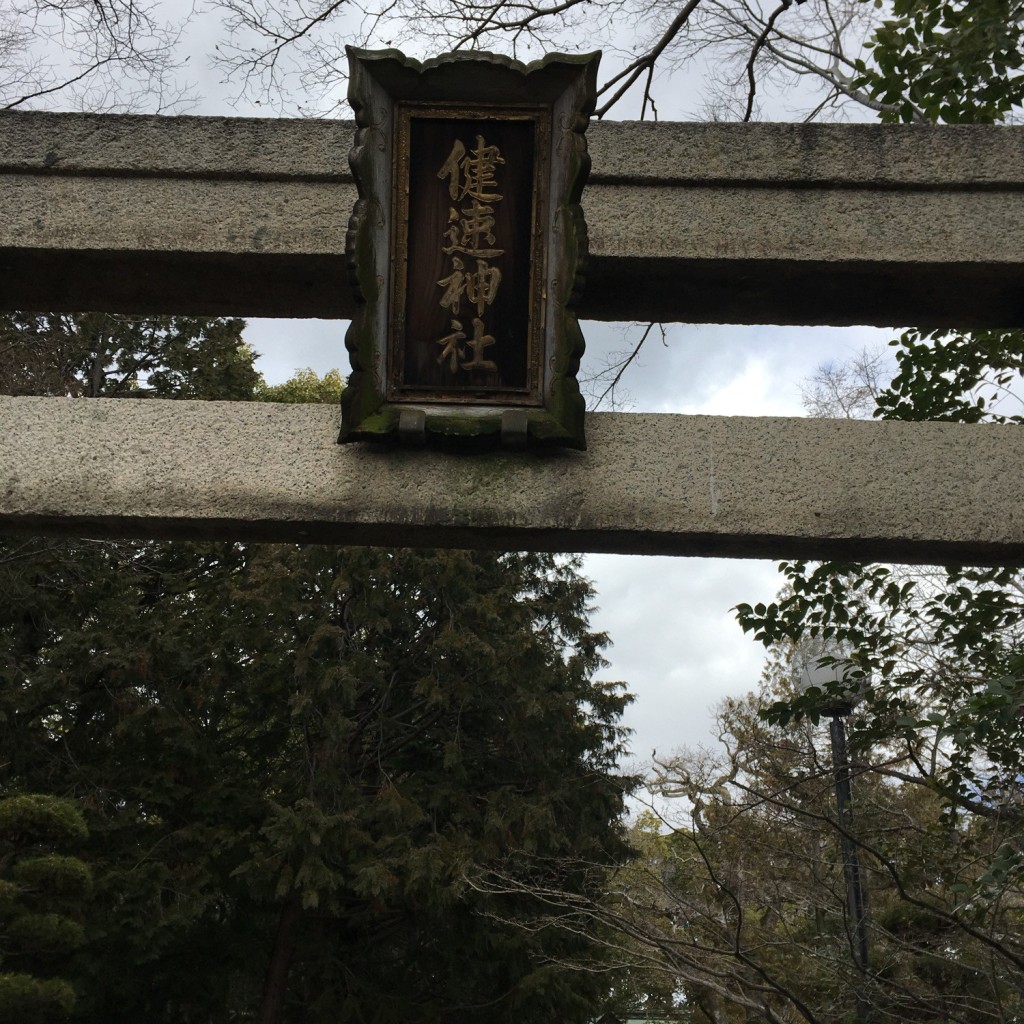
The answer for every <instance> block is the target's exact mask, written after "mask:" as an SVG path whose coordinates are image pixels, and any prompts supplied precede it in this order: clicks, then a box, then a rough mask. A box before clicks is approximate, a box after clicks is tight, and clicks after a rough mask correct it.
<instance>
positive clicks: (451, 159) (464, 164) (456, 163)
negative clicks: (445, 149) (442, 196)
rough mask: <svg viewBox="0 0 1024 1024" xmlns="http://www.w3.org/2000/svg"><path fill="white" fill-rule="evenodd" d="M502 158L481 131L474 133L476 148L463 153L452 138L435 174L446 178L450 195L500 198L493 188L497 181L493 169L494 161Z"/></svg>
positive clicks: (487, 198)
mask: <svg viewBox="0 0 1024 1024" xmlns="http://www.w3.org/2000/svg"><path fill="white" fill-rule="evenodd" d="M504 162H505V158H504V157H503V156H502V155H501V151H500V150H499V149H498V147H497V146H488V145H487V143H486V142H485V141H484V137H483V136H482V135H478V136H477V137H476V149H474V150H473V151H472V152H471V153H470V154H469V156H466V147H465V146H464V145H463V144H462V142H460V141H459V140H458V139H456V140H455V142H454V144H453V145H452V151H451V152H450V153H449V154H448V159H447V160H445V162H444V163H443V164H442V165H441V170H439V171H438V172H437V176H438V177H439V178H442V179H443V178H447V179H448V195H449V196H451V198H452V199H456V200H457V199H465V197H466V196H470V197H471V198H472V199H478V200H480V202H483V203H493V202H497V201H498V200H499V199H501V198H503V197H502V196H501V195H500V194H499V193H498V192H497V191H496V190H497V187H498V182H497V180H496V179H495V177H494V173H495V171H496V170H497V166H498V164H503V163H504Z"/></svg>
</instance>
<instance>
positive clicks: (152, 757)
mask: <svg viewBox="0 0 1024 1024" xmlns="http://www.w3.org/2000/svg"><path fill="white" fill-rule="evenodd" d="M175 325H176V322H170V323H169V324H168V325H167V327H166V332H167V333H166V334H165V333H164V332H163V331H161V332H159V333H155V334H153V335H151V336H150V340H151V341H152V344H153V352H152V356H151V358H152V362H151V364H150V365H149V367H148V369H147V377H146V379H145V381H142V380H140V382H139V384H138V389H137V391H136V389H135V386H134V385H132V387H131V388H130V390H132V392H133V393H138V392H141V393H153V388H155V387H156V385H153V384H152V383H151V382H152V381H153V380H154V377H155V376H156V375H157V374H159V372H160V366H161V365H162V364H161V363H160V359H161V351H162V350H161V347H160V346H162V345H163V343H164V342H163V339H164V338H165V337H177V336H179V335H180V334H181V333H182V332H183V333H185V334H187V335H188V336H189V337H192V338H197V337H199V336H202V337H207V338H210V337H213V338H218V337H219V338H224V339H226V338H227V337H228V336H229V333H230V332H231V331H234V332H235V334H234V345H235V348H234V349H233V350H232V351H233V352H234V355H233V356H232V355H231V354H230V353H229V352H228V348H229V347H230V346H229V344H228V343H227V341H225V342H224V347H223V348H222V349H220V354H219V355H217V357H216V361H215V362H214V363H212V364H211V363H204V364H203V365H202V366H200V365H199V364H194V369H195V371H196V373H198V374H200V375H201V376H202V375H203V374H204V373H205V372H206V370H208V369H211V367H212V370H213V371H216V373H214V378H215V379H214V380H213V381H212V383H211V390H212V392H213V393H214V394H217V395H223V394H225V393H226V392H228V391H231V390H232V389H234V388H236V387H237V386H239V385H238V384H237V382H238V381H240V380H243V379H246V378H247V372H243V371H244V367H245V365H249V367H250V369H251V360H252V354H251V353H250V352H248V351H247V350H246V349H244V347H241V346H240V338H239V337H238V333H237V330H236V329H235V327H234V326H233V323H232V322H226V323H225V322H219V321H218V322H203V323H198V322H191V321H190V322H188V323H187V325H186V327H184V328H183V329H182V332H179V331H178V330H177V327H176V326H175ZM132 331H134V327H133V328H132ZM222 332H223V333H222ZM129 333H131V332H129ZM128 347H129V342H128V341H126V342H125V345H124V348H125V349H127V348H128ZM200 349H201V346H200ZM201 350H202V349H201ZM202 351H205V350H202ZM215 351H217V350H216V348H215ZM146 358H148V357H146ZM44 363H45V360H43V359H42V358H41V357H40V359H39V360H38V361H37V362H35V363H34V364H33V366H42V365H43V364H44ZM82 365H86V366H87V365H89V364H88V360H84V361H83V363H82ZM7 369H8V372H9V374H10V376H16V375H15V374H13V373H11V366H10V364H8V367H7ZM41 372H42V371H36V370H33V373H37V374H38V373H41ZM181 373H182V378H181V390H180V391H179V392H177V393H178V394H181V395H193V394H194V393H195V391H196V385H194V383H193V381H192V380H191V377H190V373H191V370H190V369H189V368H188V367H186V368H185V369H184V370H182V371H181ZM218 373H221V374H222V375H223V376H222V377H220V376H217V374H218ZM125 379H126V376H125V374H124V373H121V374H118V375H113V374H111V375H109V376H108V377H107V380H108V382H110V383H109V385H108V386H109V387H110V388H121V389H123V388H124V387H125V385H123V384H122V383H121V382H123V381H124V380H125ZM156 379H157V380H164V381H166V380H169V379H170V378H169V377H167V376H156ZM204 380H205V378H204ZM160 387H164V385H160ZM25 390H27V386H26V387H25ZM67 390H68V391H73V389H71V388H68V389H67ZM251 391H252V389H250V393H251ZM336 392H337V387H336V382H335V381H332V380H330V379H328V380H322V381H321V380H317V379H316V378H315V375H312V378H311V377H310V375H309V374H303V375H300V376H299V377H298V378H297V379H295V380H293V381H292V382H289V383H288V384H287V385H284V386H282V387H279V388H266V387H265V386H262V387H261V388H260V389H259V393H260V394H261V397H264V398H267V399H269V400H274V399H278V400H294V399H298V400H320V399H323V398H326V399H328V400H331V401H334V400H335V399H336ZM119 393H120V392H119ZM158 393H159V394H161V395H165V394H167V392H166V391H159V392H158ZM172 395H173V393H172ZM234 397H240V395H239V394H238V392H237V391H236V392H235V393H234ZM590 599H591V590H590V587H589V584H588V583H587V582H586V581H585V580H584V579H582V578H581V577H580V576H579V574H578V571H577V566H576V564H575V563H574V562H572V561H571V560H567V559H564V558H559V557H555V556H550V555H528V554H507V555H493V554H485V553H474V552H444V551H441V552H431V551H398V552H385V551H378V550H370V549H364V550H346V549H338V548H332V547H326V546H320V547H315V546H311V547H300V546H293V545H278V546H258V545H242V544H230V543H223V544H208V545H190V544H164V543H159V544H158V543H112V542H104V543H99V542H88V541H81V542H64V541H56V540H46V539H42V538H25V537H10V538H3V539H0V652H2V653H0V659H2V660H0V744H2V746H3V749H4V751H5V757H4V763H3V765H2V766H0V781H2V784H3V787H4V790H5V791H6V792H22V793H44V794H50V793H56V794H60V795H62V796H70V797H73V798H74V799H75V800H76V802H77V804H78V806H80V807H81V809H82V810H83V812H84V814H85V816H86V819H87V821H88V825H89V831H90V836H91V838H90V842H89V845H88V862H89V865H90V867H91V869H92V874H93V876H94V878H95V884H96V893H95V897H94V899H93V903H92V909H91V911H90V913H89V915H88V917H87V919H86V920H85V921H84V938H85V942H84V944H83V945H82V947H81V948H80V949H79V950H78V952H77V953H76V955H75V956H74V957H73V958H72V960H71V961H70V966H69V970H68V973H67V977H69V978H70V979H71V980H72V981H73V983H74V986H75V989H76V991H77V996H78V999H77V1008H76V1011H75V1018H74V1019H76V1020H84V1021H97V1022H99V1021H102V1022H104V1024H112V1022H118V1021H123V1022H125V1024H128V1022H131V1024H136V1022H138V1021H141V1020H145V1021H152V1022H159V1021H166V1022H168V1024H170V1022H173V1024H192V1022H197V1024H198V1022H203V1024H206V1022H209V1024H214V1022H220V1021H229V1020H258V1021H261V1022H265V1024H271V1022H281V1024H286V1022H292V1021H295V1022H299V1021H301V1022H303V1024H316V1022H318V1021H331V1022H335V1021H361V1022H381V1024H385V1022H392V1021H403V1022H404V1021H406V1020H409V1019H415V1020H417V1021H422V1022H430V1021H456V1020H457V1021H460V1022H462V1021H465V1022H473V1021H480V1022H485V1021H486V1022H488V1024H490V1022H500V1021H504V1020H508V1021H513V1020H514V1021H517V1022H519V1021H524V1022H529V1021H537V1022H541V1021H544V1022H545V1024H546V1022H548V1021H550V1020H555V1019H557V1020H562V1021H583V1020H586V1019H587V1018H588V1017H589V1016H591V1015H592V1013H593V1010H594V1007H595V1005H597V1004H598V1002H599V1001H600V998H601V997H602V994H603V993H604V991H605V989H606V987H607V984H608V981H607V978H606V977H605V976H604V975H602V974H596V973H594V974H588V975H585V976H582V977H577V976H575V975H572V974H567V972H566V971H565V970H564V969H563V968H562V967H561V966H560V963H561V962H563V961H564V960H566V959H571V958H573V957H575V956H578V955H582V954H587V955H590V956H598V955H599V953H600V950H599V948H598V947H596V946H595V944H594V942H593V941H592V939H591V938H589V937H588V936H584V935H571V934H568V933H566V932H564V931H562V930H559V929H556V928H550V929H548V928H541V929H540V930H537V931H532V930H528V929H524V928H522V927H519V926H518V924H517V922H519V921H522V920H527V919H528V920H530V921H537V920H540V921H545V920H553V919H554V918H555V917H557V916H558V914H559V913H560V911H559V910H558V909H557V908H553V907H550V906H547V905H545V904H544V903H543V902H541V901H540V900H539V898H538V897H537V896H536V895H535V894H534V893H535V892H536V890H537V889H538V887H542V886H543V885H545V884H546V883H548V882H550V880H551V879H552V878H555V877H557V879H558V882H559V884H561V885H568V886H569V887H570V888H571V889H573V890H575V891H576V892H578V893H579V894H580V895H581V896H583V895H586V894H594V893H596V892H598V891H599V889H600V886H601V885H602V884H603V879H604V876H605V869H606V867H607V866H609V865H612V864H615V863H617V862H619V861H620V860H621V859H622V858H623V857H624V855H625V853H626V846H625V842H624V836H623V833H622V829H621V825H620V815H621V811H622V801H623V796H624V792H625V790H626V789H627V788H628V785H629V783H628V780H625V779H622V778H620V777H618V776H617V775H616V772H615V759H616V755H617V753H618V749H619V745H620V741H621V733H620V730H619V728H618V726H617V725H616V721H617V718H618V716H619V713H620V712H621V709H622V707H623V704H624V701H625V698H624V697H623V695H622V694H621V692H620V689H619V688H618V687H617V686H615V685H601V684H596V683H594V682H593V681H592V677H593V674H594V673H595V672H596V671H597V670H598V669H599V668H600V666H601V665H602V659H601V655H600V648H601V645H602V644H603V643H604V637H603V636H601V635H599V634H595V633H593V632H591V631H590V630H589V628H588V626H587V606H588V603H589V601H590ZM492 871H500V872H501V873H502V874H503V875H507V876H508V877H512V878H515V879H516V880H517V882H519V883H521V886H522V888H521V891H519V892H516V893H504V894H501V893H488V892H485V891H483V889H482V887H481V886H480V885H478V884H477V881H476V880H477V878H478V877H479V876H480V875H481V874H482V873H485V872H492ZM587 951H589V953H587Z"/></svg>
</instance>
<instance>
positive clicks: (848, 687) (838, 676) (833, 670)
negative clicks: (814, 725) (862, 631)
mask: <svg viewBox="0 0 1024 1024" xmlns="http://www.w3.org/2000/svg"><path fill="white" fill-rule="evenodd" d="M851 654H852V652H851V651H850V650H849V649H848V648H844V647H842V646H841V645H840V644H838V643H837V642H836V641H834V640H826V639H824V638H823V637H805V638H804V639H802V640H801V641H800V643H799V644H798V645H797V647H796V651H795V654H794V659H793V666H794V669H795V681H796V688H797V690H798V691H799V692H800V693H801V694H805V693H808V692H809V691H810V690H812V689H814V690H818V691H820V692H821V695H822V697H821V701H820V703H819V708H820V710H821V712H822V713H823V714H826V715H848V714H850V712H851V711H853V709H854V707H855V706H856V705H857V704H859V703H860V702H861V701H862V700H863V699H864V697H865V696H866V695H867V692H868V690H869V689H870V687H871V677H870V675H868V674H867V673H865V672H864V670H863V669H862V668H861V667H860V666H859V665H857V663H856V662H855V661H854V660H853V658H852V657H851Z"/></svg>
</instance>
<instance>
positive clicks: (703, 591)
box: [167, 0, 893, 763]
mask: <svg viewBox="0 0 1024 1024" xmlns="http://www.w3.org/2000/svg"><path fill="white" fill-rule="evenodd" d="M184 3H185V0H167V6H168V8H170V9H184ZM217 33H218V24H217V21H216V19H215V18H213V17H211V16H209V15H206V16H204V15H203V14H202V12H201V11H200V12H199V13H198V14H197V15H195V16H194V17H193V19H192V22H191V26H190V28H189V30H188V32H187V34H186V38H185V44H186V46H187V47H188V49H189V51H190V56H189V61H188V64H187V67H186V69H185V74H186V75H187V79H188V82H189V83H190V85H191V89H192V92H193V94H194V96H195V98H196V102H195V103H194V104H192V105H191V106H190V107H189V108H188V112H190V113H195V114H204V115H235V116H237V115H242V116H255V115H259V116H267V115H268V114H273V113H274V111H272V110H268V109H267V107H266V105H262V104H257V103H255V102H252V101H251V100H243V101H241V102H239V101H238V99H237V96H236V94H237V85H236V84H235V83H225V82H224V81H222V79H223V75H222V74H221V73H220V72H217V71H214V70H211V69H210V68H209V66H208V57H207V55H208V54H209V53H210V52H211V51H212V48H213V45H214V43H215V42H216V37H217ZM591 45H592V44H591V43H590V41H587V40H584V41H581V45H580V47H579V49H581V50H584V49H589V48H590V46H591ZM407 49H408V47H407ZM409 52H411V53H413V54H414V55H416V56H420V57H422V56H425V54H423V53H415V50H414V49H413V50H409ZM615 59H616V58H615V57H614V56H609V55H607V54H606V56H605V59H604V67H603V69H602V70H603V73H604V74H605V75H607V73H608V72H609V70H614V67H615ZM704 74H705V72H704V71H702V69H701V67H700V66H699V65H698V64H691V65H689V67H688V70H687V72H686V74H685V75H681V74H678V73H677V74H675V75H674V76H673V77H671V78H661V79H660V80H659V81H658V82H657V83H656V88H655V94H656V99H657V103H658V112H659V115H660V117H661V118H662V119H665V120H684V119H693V118H695V117H696V116H697V115H698V114H699V112H700V110H701V109H702V107H703V104H704V101H703V99H702V86H703V82H702V75H704ZM759 95H760V97H761V98H762V99H763V100H764V101H765V108H764V110H763V112H762V113H763V115H764V117H765V119H769V118H774V119H775V120H785V119H786V117H787V113H786V111H787V110H789V109H794V108H798V107H799V106H800V103H798V102H789V101H790V100H792V99H793V96H792V94H790V95H789V96H786V95H775V96H772V95H771V94H770V92H768V93H767V94H766V92H765V90H762V91H761V93H760V94H759ZM299 99H301V96H299ZM617 109H618V111H619V112H618V116H619V117H622V118H626V117H631V116H636V115H637V113H638V102H637V101H636V99H631V100H628V101H627V102H626V103H624V104H623V105H621V107H620V108H617ZM341 113H342V116H350V115H349V114H348V112H347V111H344V110H343V111H342V112H341ZM852 116H853V117H862V118H864V119H867V117H868V112H866V111H861V112H858V111H856V110H854V111H853V112H852ZM344 215H345V216H346V217H347V211H346V212H345V213H344ZM339 285H340V286H344V282H339ZM344 331H345V324H343V323H341V322H329V321H309V320H306V321H302V320H252V321H250V324H249V329H248V332H247V339H248V340H249V342H250V343H251V344H252V345H253V347H254V348H255V349H256V350H257V351H258V352H259V353H260V360H259V367H260V369H261V370H262V371H263V373H264V375H265V376H266V377H267V379H268V380H269V381H270V382H271V383H278V382H280V381H283V380H285V379H287V378H288V377H289V376H290V375H291V374H292V373H293V372H294V371H295V370H296V369H299V368H303V367H311V368H312V369H314V370H316V371H317V372H318V373H321V374H322V373H324V372H326V371H327V370H329V369H332V368H335V367H337V368H340V369H341V370H342V371H343V372H345V373H347V372H348V366H347V360H346V354H345V348H344V342H343V338H344ZM637 331H638V328H637V327H636V326H635V325H634V326H631V325H614V324H598V323H587V324H584V333H585V335H586V338H587V346H588V349H587V354H586V356H585V359H584V364H583V367H582V370H581V377H584V378H585V377H587V376H590V375H593V374H595V373H597V372H599V371H600V369H601V368H602V367H603V366H604V365H606V363H607V361H608V360H609V359H610V358H612V357H614V355H615V354H616V353H621V352H623V351H629V350H630V349H632V347H633V345H634V344H635V340H636V338H637V337H638V333H637ZM892 333H893V332H891V331H878V330H872V329H869V328H848V329H831V328H788V327H738V326H728V325H725V326H723V325H703V326H701V325H680V324H676V325H670V326H669V327H668V328H667V338H666V343H665V344H663V343H662V340H661V338H660V337H653V336H652V337H651V338H650V339H649V341H648V343H647V345H646V347H645V349H644V351H643V353H642V355H641V358H640V359H639V360H638V361H637V362H636V364H635V365H634V366H633V367H632V368H631V369H630V371H629V372H628V373H627V375H626V377H625V378H624V380H623V385H622V387H621V388H620V389H619V394H618V397H619V408H622V409H624V410H628V411H634V412H674V413H691V414H692V413H703V414H715V415H722V416H729V415H744V416H751V415H773V416H799V415H802V413H803V409H802V406H801V402H800V386H801V383H802V382H804V381H805V380H806V378H807V377H808V376H809V375H810V374H812V373H813V372H814V371H815V369H816V368H817V367H818V366H820V365H821V364H825V363H829V362H836V361H842V360H844V359H847V358H849V357H851V356H853V355H855V354H856V353H858V352H860V351H861V350H862V349H863V348H864V347H865V346H871V347H878V346H881V345H884V343H885V342H886V341H887V340H888V339H889V338H890V337H892ZM585 572H586V574H587V575H588V576H589V577H590V578H591V579H592V580H593V582H594V584H595V586H596V589H597V599H596V605H597V608H596V611H595V614H594V616H593V624H594V626H595V627H596V628H598V629H601V630H604V631H606V632H607V633H608V634H609V635H610V637H611V639H612V641H613V646H612V647H611V648H610V649H609V651H608V652H607V653H608V658H609V660H610V662H611V664H610V666H609V668H608V669H607V670H606V672H604V673H603V676H604V678H607V679H618V680H623V681H625V682H626V683H627V684H628V686H629V689H630V690H631V691H632V692H633V693H634V694H635V695H636V702H635V704H634V705H633V707H632V708H631V710H630V712H629V714H628V716H627V724H628V725H629V726H630V727H631V728H632V729H633V730H634V736H633V742H632V747H633V750H634V753H635V755H636V757H637V759H638V760H639V761H640V762H641V763H642V762H643V761H644V760H646V759H648V758H649V757H650V754H651V752H652V751H654V750H657V751H658V752H659V754H660V755H662V756H665V755H667V754H669V753H671V751H673V750H674V749H677V748H680V747H682V746H684V745H690V746H693V745H698V744H702V743H710V742H712V741H713V737H712V735H711V731H710V730H711V726H712V719H711V715H710V709H711V708H712V707H713V705H714V704H715V703H716V702H717V701H719V700H721V699H722V698H723V697H725V696H727V695H741V694H743V693H745V692H747V691H748V690H750V689H752V688H754V687H755V686H756V685H757V682H758V678H759V675H760V671H761V666H762V663H763V661H764V654H763V650H762V648H761V647H760V645H758V644H755V643H754V642H753V641H751V640H748V639H747V638H746V637H744V635H743V633H742V632H741V631H740V629H739V626H738V625H737V624H736V621H735V617H734V615H733V613H732V611H731V609H732V607H733V606H734V605H736V604H737V603H738V602H740V601H747V602H756V601H764V600H770V599H771V598H772V597H773V596H774V595H775V593H776V591H777V589H778V586H779V576H778V573H777V570H776V567H775V563H774V562H767V561H752V560H745V561H740V560H721V559H692V558H663V557H641V556H636V557H627V556H615V555H592V556H588V557H587V558H586V560H585Z"/></svg>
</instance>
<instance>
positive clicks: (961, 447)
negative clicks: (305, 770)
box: [0, 398, 1024, 565]
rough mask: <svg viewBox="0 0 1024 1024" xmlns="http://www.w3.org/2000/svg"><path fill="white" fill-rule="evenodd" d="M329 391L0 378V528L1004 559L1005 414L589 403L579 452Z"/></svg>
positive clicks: (1019, 456)
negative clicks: (300, 400)
mask: <svg viewBox="0 0 1024 1024" xmlns="http://www.w3.org/2000/svg"><path fill="white" fill-rule="evenodd" d="M337 418H338V417H337V410H336V409H335V408H333V407H331V406H320V405H273V404H257V403H254V402H187V401H178V402H169V401H157V400H145V401H142V400H136V401H132V400H125V399H120V400H115V399H63V398H0V436H2V437H3V438H4V444H3V445H2V446H0V529H3V530H10V529H24V530H31V531H33V532H39V531H41V530H48V531H55V532H59V533H64V534H70V535H78V536H81V535H85V536H115V537H132V536H136V537H185V538H189V539H195V540H199V539H204V538H207V539H208V538H232V539H251V540H279V541H286V542H290V543H295V542H300V541H304V540H306V541H328V542H332V543H360V544H382V545H388V546H453V547H467V546H475V547H485V548H496V549H499V550H519V549H531V550H551V551H613V552H623V553H632V554H673V555H702V554H713V555H717V556H730V555H735V556H748V557H758V556H760V557H768V556H770V557H773V558H785V557H810V558H830V557H835V558H844V559H855V560H861V561H877V560H883V561H895V562H924V563H940V564H942V563H947V562H957V563H965V564H971V563H975V564H1005V565H1020V564H1022V562H1024V488H1022V485H1021V475H1020V472H1019V467H1020V465H1021V463H1022V460H1024V431H1021V430H1019V429H1015V428H1012V427H1003V426H992V425H983V424H982V425H978V424H963V423H893V422H884V423H877V422H875V423H873V422H860V421H855V420H805V419H778V418H775V419H772V418H763V419H755V418H747V417H710V416H673V415H623V414H616V413H599V414H593V415H591V416H590V417H589V419H588V423H587V434H588V439H589V442H590V447H589V449H588V450H587V451H585V452H557V453H546V454H534V453H532V452H527V453H510V452H492V453H489V454H482V455H478V456H475V457H473V458H471V459H470V458H466V457H465V456H460V455H447V454H444V453H441V452H434V451H425V450H419V449H398V450H391V451H387V452H384V451H381V450H376V449H375V448H374V447H372V446H369V445H340V446H339V445H338V444H336V443H335V438H336V437H337V432H338V423H337Z"/></svg>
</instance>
